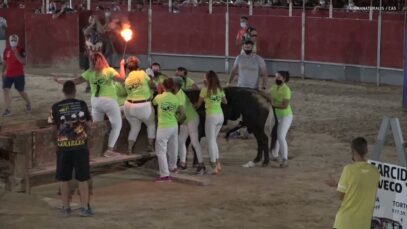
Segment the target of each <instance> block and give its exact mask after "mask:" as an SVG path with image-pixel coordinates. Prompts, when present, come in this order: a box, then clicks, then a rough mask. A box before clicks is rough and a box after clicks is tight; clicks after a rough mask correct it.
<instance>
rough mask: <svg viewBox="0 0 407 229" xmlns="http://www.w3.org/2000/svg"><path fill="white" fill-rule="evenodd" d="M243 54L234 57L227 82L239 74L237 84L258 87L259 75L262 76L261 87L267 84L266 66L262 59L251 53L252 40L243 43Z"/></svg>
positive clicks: (264, 87)
mask: <svg viewBox="0 0 407 229" xmlns="http://www.w3.org/2000/svg"><path fill="white" fill-rule="evenodd" d="M243 51H244V54H240V55H239V56H237V57H236V60H235V63H234V64H233V67H232V71H231V73H230V78H229V82H228V83H227V85H229V84H231V83H233V81H234V79H235V77H236V75H239V78H238V82H237V86H238V87H246V88H252V89H255V90H258V89H259V83H260V82H259V81H260V75H261V77H262V81H263V83H262V89H263V90H265V89H266V86H267V68H266V63H265V62H264V59H263V58H261V57H260V56H259V55H257V54H254V53H253V41H251V40H248V41H246V42H245V43H244V45H243Z"/></svg>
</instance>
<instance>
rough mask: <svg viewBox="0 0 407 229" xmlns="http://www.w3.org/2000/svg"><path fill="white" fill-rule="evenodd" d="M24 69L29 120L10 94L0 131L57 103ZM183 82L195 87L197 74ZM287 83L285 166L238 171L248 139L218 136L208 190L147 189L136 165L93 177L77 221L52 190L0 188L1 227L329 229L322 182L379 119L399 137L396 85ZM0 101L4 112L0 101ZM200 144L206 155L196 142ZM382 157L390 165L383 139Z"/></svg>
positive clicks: (45, 84) (405, 123)
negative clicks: (387, 119) (217, 162)
mask: <svg viewBox="0 0 407 229" xmlns="http://www.w3.org/2000/svg"><path fill="white" fill-rule="evenodd" d="M59 71H60V70H59ZM32 72H34V73H35V74H36V76H29V77H27V92H28V93H29V95H30V97H31V98H32V100H33V112H32V114H26V113H25V112H24V110H23V107H24V104H23V101H22V100H21V99H20V98H19V97H18V95H17V94H16V93H15V92H13V112H14V114H13V116H12V117H9V118H1V119H0V125H4V124H6V123H7V124H9V123H14V122H23V121H26V120H36V119H44V118H46V116H47V113H48V110H49V108H50V106H51V104H52V103H53V102H55V101H57V100H58V99H61V98H62V94H61V93H60V90H61V87H60V86H59V85H57V84H56V83H54V82H53V81H52V79H51V78H49V77H43V76H39V75H44V74H45V75H46V74H47V73H48V72H51V70H49V71H48V70H47V71H45V70H42V71H34V70H33V71H32ZM54 72H58V71H56V70H55V71H54ZM60 72H61V71H60ZM191 76H192V78H194V79H195V80H197V82H199V83H201V82H202V73H191ZM220 77H221V79H222V81H223V82H225V80H226V79H227V77H226V76H225V75H220ZM273 80H274V79H273V78H270V82H271V81H273ZM289 85H290V87H291V88H292V91H293V100H292V107H293V111H294V121H293V125H292V127H291V129H290V131H289V136H288V145H289V155H291V156H292V157H293V158H292V159H291V160H290V161H289V167H288V168H286V169H280V168H278V165H277V164H276V163H275V162H272V165H271V166H269V167H266V168H262V167H259V168H252V169H245V168H242V167H241V164H243V163H245V162H247V161H249V160H251V159H253V158H254V156H255V154H256V143H255V141H254V139H249V140H242V139H231V140H230V141H229V142H227V141H225V140H224V139H223V138H219V140H218V142H219V146H220V155H221V160H222V162H223V164H224V169H223V171H222V173H221V175H219V176H216V177H213V176H209V175H208V179H210V181H211V184H210V185H208V186H195V185H185V184H181V183H177V182H172V183H154V182H153V179H154V178H152V177H148V176H143V175H140V173H139V172H138V169H137V168H129V169H126V170H120V171H116V172H112V173H105V174H102V175H97V176H95V177H94V180H95V181H94V182H95V184H94V185H95V190H94V196H93V197H92V205H93V208H94V211H95V216H94V217H93V218H79V216H75V215H76V214H77V212H74V215H73V216H72V217H70V218H62V217H60V216H59V215H58V213H57V210H56V208H55V206H54V207H51V205H52V204H51V205H50V204H49V201H48V203H47V201H45V200H49V198H51V200H52V198H57V196H56V189H57V184H56V183H53V184H48V185H41V186H36V187H34V188H33V190H32V192H33V193H32V194H31V195H25V194H16V193H9V192H5V191H0V228H2V229H3V228H4V229H8V228H60V229H62V228H273V229H285V228H293V229H294V228H295V229H301V228H307V229H318V228H332V225H333V221H334V217H335V213H336V211H337V209H338V206H339V200H338V199H337V196H336V193H335V190H334V189H332V188H329V187H328V186H327V185H326V184H325V181H326V180H327V179H328V178H329V176H331V175H333V176H336V177H339V175H340V172H341V170H342V168H343V166H344V165H345V164H347V163H350V162H351V157H350V147H349V143H350V140H351V139H352V138H354V137H357V136H365V137H366V138H367V140H368V141H369V144H370V145H369V149H372V147H373V144H374V142H375V138H376V136H377V133H378V130H379V126H380V123H381V121H382V118H383V116H393V117H398V118H400V122H401V128H402V130H407V118H406V115H405V113H404V111H403V109H402V108H401V100H402V88H401V87H390V86H381V87H376V86H375V85H367V84H359V83H346V84H345V83H338V82H327V81H316V80H303V79H292V80H291V81H290V83H289ZM78 91H79V93H78V97H79V98H81V99H85V100H86V101H89V95H88V94H85V93H83V91H84V85H82V86H80V87H79V89H78ZM0 101H2V102H1V103H0V109H1V110H3V107H2V106H3V98H2V96H0ZM202 145H203V146H204V148H205V149H206V147H205V145H206V143H205V139H203V140H202ZM205 152H207V151H206V150H205ZM382 159H383V160H384V161H390V162H395V163H397V156H396V151H395V147H394V144H393V141H392V140H391V139H390V136H389V140H388V144H387V146H386V147H385V149H384V152H383V156H382ZM205 160H206V161H208V155H207V153H205ZM75 202H78V200H77V199H75ZM54 205H55V201H54Z"/></svg>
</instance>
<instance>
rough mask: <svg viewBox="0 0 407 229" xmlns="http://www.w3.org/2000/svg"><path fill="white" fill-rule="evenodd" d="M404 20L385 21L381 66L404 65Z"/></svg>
mask: <svg viewBox="0 0 407 229" xmlns="http://www.w3.org/2000/svg"><path fill="white" fill-rule="evenodd" d="M403 31H404V23H403V21H383V24H382V41H381V44H382V45H381V58H382V59H381V63H380V65H381V66H385V67H393V68H402V67H403V40H404V39H403V38H404V36H403Z"/></svg>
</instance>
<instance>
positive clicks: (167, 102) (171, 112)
mask: <svg viewBox="0 0 407 229" xmlns="http://www.w3.org/2000/svg"><path fill="white" fill-rule="evenodd" d="M153 104H154V105H156V106H157V107H158V128H171V127H176V126H177V125H178V122H177V118H176V112H177V110H178V108H179V107H180V106H181V104H180V101H179V100H178V98H177V96H175V95H174V94H172V93H171V92H164V93H162V94H160V95H157V96H156V97H155V98H154V99H153Z"/></svg>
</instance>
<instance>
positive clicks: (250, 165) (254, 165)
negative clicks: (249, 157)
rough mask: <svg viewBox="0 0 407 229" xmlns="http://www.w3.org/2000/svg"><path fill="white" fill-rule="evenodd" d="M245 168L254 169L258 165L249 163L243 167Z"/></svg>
mask: <svg viewBox="0 0 407 229" xmlns="http://www.w3.org/2000/svg"><path fill="white" fill-rule="evenodd" d="M242 167H243V168H254V167H256V163H254V162H253V161H249V162H247V163H246V164H243V165H242Z"/></svg>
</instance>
